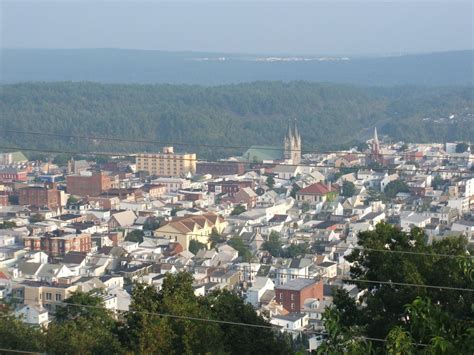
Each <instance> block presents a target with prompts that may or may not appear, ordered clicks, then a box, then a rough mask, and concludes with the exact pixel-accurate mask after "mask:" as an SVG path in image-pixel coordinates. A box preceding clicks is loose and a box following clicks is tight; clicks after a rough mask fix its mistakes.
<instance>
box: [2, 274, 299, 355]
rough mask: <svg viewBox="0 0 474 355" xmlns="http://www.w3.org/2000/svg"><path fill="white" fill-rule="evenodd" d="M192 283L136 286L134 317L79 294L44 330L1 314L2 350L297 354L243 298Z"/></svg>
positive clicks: (172, 279) (170, 280)
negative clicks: (202, 291) (197, 289)
mask: <svg viewBox="0 0 474 355" xmlns="http://www.w3.org/2000/svg"><path fill="white" fill-rule="evenodd" d="M192 282H193V277H192V275H191V274H189V273H184V272H182V273H177V274H167V275H166V277H165V280H164V282H163V287H162V290H161V291H160V292H157V291H156V288H155V287H154V286H148V285H144V284H135V285H134V288H133V291H132V303H131V305H130V311H131V312H127V313H124V314H119V315H118V318H115V317H113V316H112V314H111V313H110V312H109V311H108V310H107V309H105V308H104V307H103V304H102V302H101V299H100V298H99V297H96V296H93V295H91V294H85V293H80V292H78V293H75V294H74V295H73V296H72V297H70V298H69V299H67V300H65V301H64V302H65V303H69V304H70V305H65V306H61V307H60V308H59V309H58V313H57V319H56V320H55V321H53V322H52V323H51V324H50V325H49V326H48V328H47V329H46V330H45V331H44V332H42V331H40V329H37V328H33V327H30V326H28V325H25V324H24V323H23V322H21V321H20V320H18V319H15V318H14V317H13V316H11V315H10V313H8V312H6V311H1V313H0V316H1V321H0V348H6V349H14V350H25V351H32V352H35V351H38V352H46V353H48V354H224V353H227V354H263V353H272V354H288V353H290V348H289V341H288V339H287V337H286V336H283V335H281V334H280V333H279V332H276V331H275V332H274V331H273V330H272V329H270V328H266V327H269V326H270V324H269V323H268V321H266V320H265V319H264V318H262V317H261V316H259V315H257V313H256V312H255V310H254V309H253V308H252V306H250V305H249V304H246V303H245V302H244V301H243V300H242V299H241V298H239V297H238V296H237V295H235V294H233V293H230V292H228V291H223V292H214V293H212V294H210V295H208V296H206V297H197V296H196V295H195V294H194V289H193V287H192ZM73 304H74V305H73ZM77 305H83V306H77ZM189 318H194V319H189ZM207 320H216V321H227V322H235V323H245V324H255V325H259V326H263V327H264V328H251V327H248V326H240V325H231V324H220V323H216V322H213V321H207Z"/></svg>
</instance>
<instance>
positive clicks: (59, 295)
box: [56, 293, 61, 301]
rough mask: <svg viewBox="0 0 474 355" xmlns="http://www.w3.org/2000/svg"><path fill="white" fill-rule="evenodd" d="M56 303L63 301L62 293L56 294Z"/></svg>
mask: <svg viewBox="0 0 474 355" xmlns="http://www.w3.org/2000/svg"><path fill="white" fill-rule="evenodd" d="M56 301H61V294H60V293H56Z"/></svg>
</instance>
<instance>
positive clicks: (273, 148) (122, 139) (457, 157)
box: [0, 129, 466, 159]
mask: <svg viewBox="0 0 474 355" xmlns="http://www.w3.org/2000/svg"><path fill="white" fill-rule="evenodd" d="M0 132H5V133H11V134H24V135H33V136H47V137H61V138H69V139H71V138H74V139H89V140H104V141H112V142H121V143H123V142H127V143H144V144H156V145H160V146H166V145H176V146H191V147H203V148H212V149H217V148H219V149H234V150H235V149H248V148H249V147H246V146H236V145H233V146H232V145H222V144H204V143H187V142H176V141H157V140H149V139H130V138H124V137H123V138H117V137H106V136H92V135H80V134H79V135H77V134H59V133H51V132H38V131H22V130H13V129H0ZM259 149H261V150H270V151H272V150H274V151H291V152H292V151H300V152H301V153H302V154H306V153H308V154H318V155H324V154H347V155H355V156H366V155H367V154H366V153H364V152H350V151H338V150H332V151H323V152H315V151H311V150H296V149H285V148H277V147H267V146H262V147H260V146H259ZM409 154H410V152H407V153H378V155H380V156H387V157H406V156H407V155H409ZM424 157H432V158H440V159H446V158H450V159H466V158H465V157H460V156H457V155H452V154H448V153H445V154H441V155H424Z"/></svg>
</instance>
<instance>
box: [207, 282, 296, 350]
mask: <svg viewBox="0 0 474 355" xmlns="http://www.w3.org/2000/svg"><path fill="white" fill-rule="evenodd" d="M205 304H206V305H207V307H208V308H209V309H211V314H212V316H213V318H215V319H219V320H223V321H227V322H236V323H246V324H257V325H261V326H268V324H269V323H268V322H267V321H266V320H265V319H264V318H262V317H261V316H259V315H257V313H255V310H254V309H253V307H252V306H251V305H250V304H248V303H245V302H244V301H243V300H242V299H241V298H239V297H238V296H236V295H235V294H233V293H231V292H229V291H226V290H224V291H218V292H213V293H211V294H210V295H209V296H207V297H206V299H205ZM220 328H221V331H222V333H223V339H224V350H225V351H226V352H228V353H230V354H288V353H290V349H289V343H288V340H289V339H288V338H287V337H286V336H284V335H279V334H278V333H277V332H276V331H274V330H272V329H267V328H252V327H246V326H232V325H226V324H223V325H221V326H220Z"/></svg>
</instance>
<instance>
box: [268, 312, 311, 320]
mask: <svg viewBox="0 0 474 355" xmlns="http://www.w3.org/2000/svg"><path fill="white" fill-rule="evenodd" d="M305 316H306V315H305V314H304V313H288V314H286V315H283V314H277V315H274V316H273V317H272V318H275V319H283V320H287V321H290V322H296V321H297V320H299V319H301V318H304V317H305Z"/></svg>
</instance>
